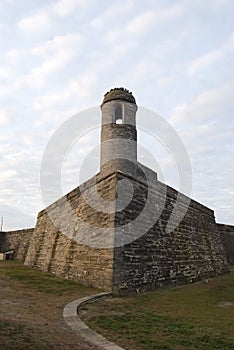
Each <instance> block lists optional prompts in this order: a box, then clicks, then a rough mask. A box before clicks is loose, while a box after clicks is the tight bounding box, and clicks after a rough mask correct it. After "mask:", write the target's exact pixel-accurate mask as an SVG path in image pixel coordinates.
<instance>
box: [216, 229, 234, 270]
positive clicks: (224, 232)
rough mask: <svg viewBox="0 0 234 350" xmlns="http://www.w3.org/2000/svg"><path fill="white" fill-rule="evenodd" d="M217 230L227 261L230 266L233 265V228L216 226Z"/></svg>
mask: <svg viewBox="0 0 234 350" xmlns="http://www.w3.org/2000/svg"><path fill="white" fill-rule="evenodd" d="M217 228H218V231H219V232H220V233H221V238H222V242H223V245H224V249H225V251H226V255H227V261H228V263H229V264H230V265H234V226H231V225H224V224H217Z"/></svg>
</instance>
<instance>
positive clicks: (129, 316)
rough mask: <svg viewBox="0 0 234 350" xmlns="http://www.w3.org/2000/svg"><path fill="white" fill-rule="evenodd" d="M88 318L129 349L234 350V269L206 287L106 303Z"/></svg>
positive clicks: (92, 310)
mask: <svg viewBox="0 0 234 350" xmlns="http://www.w3.org/2000/svg"><path fill="white" fill-rule="evenodd" d="M224 302H232V303H233V305H232V304H230V305H229V304H226V303H224ZM220 303H221V306H219V304H220ZM81 312H82V311H81ZM82 313H83V315H84V319H85V320H86V321H87V322H88V323H89V325H90V326H91V327H92V328H94V329H96V330H97V331H98V332H100V333H102V334H104V335H105V336H106V337H107V338H109V339H111V340H114V341H116V342H117V343H118V344H120V345H122V346H124V347H125V348H126V349H131V350H138V349H139V350H140V349H141V350H142V349H144V350H152V349H167V350H185V349H186V350H187V349H199V350H203V349H204V350H214V349H219V350H231V349H234V268H232V272H231V273H229V274H226V275H224V276H222V277H219V278H216V279H212V280H209V281H208V282H202V283H200V284H195V285H189V286H184V287H180V288H176V289H168V290H159V291H156V292H153V293H148V294H145V295H139V296H136V297H130V298H121V299H120V298H118V299H110V300H106V301H101V302H98V303H96V304H93V305H89V306H85V307H84V310H83V312H82Z"/></svg>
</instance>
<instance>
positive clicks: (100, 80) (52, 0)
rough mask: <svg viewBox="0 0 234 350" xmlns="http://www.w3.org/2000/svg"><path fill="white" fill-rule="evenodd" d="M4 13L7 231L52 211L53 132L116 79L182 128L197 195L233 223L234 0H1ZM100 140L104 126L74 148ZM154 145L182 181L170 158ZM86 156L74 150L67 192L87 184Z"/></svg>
mask: <svg viewBox="0 0 234 350" xmlns="http://www.w3.org/2000/svg"><path fill="white" fill-rule="evenodd" d="M0 17H1V23H0V30H1V35H0V48H1V56H0V81H1V84H0V101H1V103H0V127H1V134H0V145H1V147H0V157H1V162H0V194H1V195H0V216H4V226H3V228H4V229H5V230H7V229H17V228H23V227H31V226H33V225H34V223H35V220H36V216H37V213H38V211H39V210H41V209H43V208H44V203H43V202H42V200H41V193H40V166H41V159H42V155H43V152H44V149H45V147H46V145H47V143H48V141H49V140H50V138H51V136H52V135H53V133H54V132H55V131H56V130H57V128H58V127H59V126H60V125H62V123H64V122H65V121H66V120H67V119H69V118H70V117H71V116H72V115H74V114H76V113H78V112H80V111H82V110H84V109H87V108H90V107H92V106H97V105H100V104H101V101H102V99H103V95H104V93H105V92H106V91H108V90H109V89H110V88H113V87H116V86H124V87H126V88H128V89H129V90H130V91H132V92H133V94H134V96H135V98H136V100H137V104H138V105H139V106H143V107H146V108H149V109H151V110H153V111H155V112H157V113H158V114H160V115H161V116H163V117H164V118H165V119H166V120H167V121H168V122H169V123H170V124H171V125H172V126H173V128H174V129H175V131H176V132H177V133H178V135H179V136H180V138H181V139H182V140H183V143H184V145H185V147H186V149H187V152H188V154H189V157H190V161H191V165H192V171H193V180H192V183H193V191H192V197H193V198H194V199H196V200H197V201H199V202H200V203H202V204H204V205H206V206H208V207H210V208H212V209H213V210H214V211H215V215H216V220H217V221H218V222H223V223H229V224H234V210H233V209H234V200H233V198H234V175H233V174H234V162H233V159H234V140H233V134H234V115H233V111H234V96H233V91H234V79H233V75H234V69H233V67H234V28H233V18H234V2H233V1H232V0H207V1H204V0H196V1H188V0H184V1H183V0H177V1H176V0H174V1H173V0H144V1H140V0H139V1H138V0H118V1H115V0H110V1H103V0H38V1H37V0H34V1H33V0H20V1H19V0H0ZM140 142H141V143H142V144H145V145H147V144H150V143H151V141H150V140H149V138H147V137H146V135H145V139H144V134H142V136H141V137H140ZM98 143H99V134H98V132H95V131H93V132H91V133H90V134H89V135H86V137H84V139H83V141H82V140H81V142H80V144H79V146H78V147H77V150H76V151H75V152H74V154H76V155H78V156H79V155H80V158H82V157H83V156H84V155H85V154H86V153H87V152H89V150H90V149H91V148H92V147H93V145H94V144H98ZM150 147H151V149H150V151H151V152H152V153H153V154H154V155H156V156H155V157H156V158H157V154H158V155H159V154H160V156H159V159H158V160H159V162H160V166H161V170H162V173H163V175H164V176H163V179H164V181H166V183H168V184H169V185H171V186H172V187H176V188H177V180H176V176H174V171H173V169H172V168H171V160H170V157H169V156H168V155H166V154H164V153H163V152H161V151H159V149H157V145H154V146H152V145H151V146H150ZM153 147H155V148H153ZM71 158H72V157H71ZM78 158H79V157H78ZM78 158H76V159H77V164H75V162H74V157H73V159H70V160H69V157H68V161H67V163H69V164H68V165H67V170H66V171H65V174H66V176H65V178H66V179H65V180H64V185H63V188H64V193H65V192H66V191H68V190H71V189H72V188H74V187H76V186H77V185H78V179H77V176H74V172H75V174H77V172H78V171H79V164H80V159H78ZM65 163H66V162H65ZM71 165H73V170H74V172H72V171H70V174H71V178H69V166H71ZM147 165H148V166H150V164H147Z"/></svg>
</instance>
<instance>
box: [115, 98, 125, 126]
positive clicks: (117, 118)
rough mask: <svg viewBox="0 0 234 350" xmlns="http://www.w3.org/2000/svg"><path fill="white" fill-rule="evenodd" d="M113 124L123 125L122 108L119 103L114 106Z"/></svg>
mask: <svg viewBox="0 0 234 350" xmlns="http://www.w3.org/2000/svg"><path fill="white" fill-rule="evenodd" d="M115 124H123V106H122V104H121V103H118V104H116V105H115Z"/></svg>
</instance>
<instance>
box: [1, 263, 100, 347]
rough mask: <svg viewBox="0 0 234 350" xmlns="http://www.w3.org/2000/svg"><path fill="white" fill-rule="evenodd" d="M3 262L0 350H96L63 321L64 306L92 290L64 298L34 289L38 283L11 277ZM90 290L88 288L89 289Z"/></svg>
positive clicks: (71, 294)
mask: <svg viewBox="0 0 234 350" xmlns="http://www.w3.org/2000/svg"><path fill="white" fill-rule="evenodd" d="M4 264H6V263H3V262H1V263H0V349H6V350H26V349H27V350H49V349H51V350H55V349H56V350H95V349H96V350H97V349H98V348H97V347H94V346H92V345H90V344H87V343H85V342H84V341H83V340H82V339H81V338H79V337H77V336H76V335H74V333H73V332H72V331H71V330H70V329H69V327H68V326H67V325H66V324H65V322H64V320H63V316H62V313H63V307H64V306H65V305H66V304H67V303H68V302H70V301H72V300H74V299H77V297H81V296H85V293H88V294H92V293H93V290H91V289H90V291H85V290H83V291H79V288H77V292H76V291H69V292H66V293H64V294H63V295H54V294H47V293H45V292H40V291H38V290H35V284H34V285H33V286H32V287H30V284H28V283H27V284H25V283H23V282H20V281H17V280H16V279H14V278H12V277H9V275H7V274H6V272H5V269H4ZM12 268H13V266H12ZM87 290H88V289H87Z"/></svg>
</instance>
